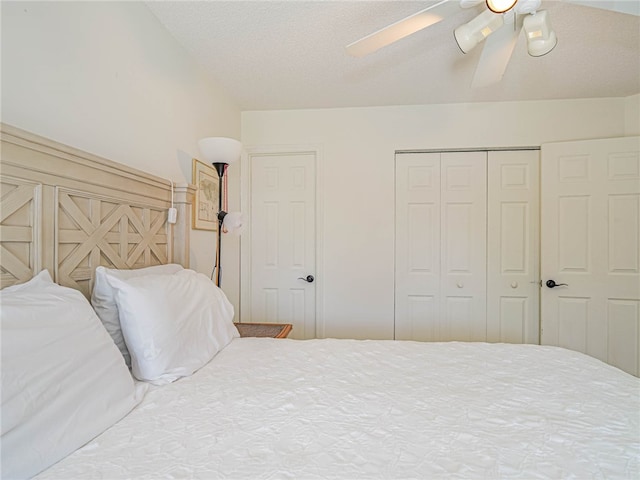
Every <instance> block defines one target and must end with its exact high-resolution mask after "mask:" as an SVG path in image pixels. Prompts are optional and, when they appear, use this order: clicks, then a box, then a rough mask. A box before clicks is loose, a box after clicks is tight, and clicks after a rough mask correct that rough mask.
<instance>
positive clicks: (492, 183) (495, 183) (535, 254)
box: [487, 150, 540, 343]
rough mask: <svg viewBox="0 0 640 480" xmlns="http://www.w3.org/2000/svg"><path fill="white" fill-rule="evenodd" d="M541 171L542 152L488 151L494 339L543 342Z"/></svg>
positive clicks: (489, 297) (489, 284) (489, 307)
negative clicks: (541, 340)
mask: <svg viewBox="0 0 640 480" xmlns="http://www.w3.org/2000/svg"><path fill="white" fill-rule="evenodd" d="M539 171H540V152H539V150H520V151H498V152H489V158H488V186H489V187H488V197H487V203H488V222H487V225H488V229H487V341H489V342H504V343H539V341H540V321H539V318H540V314H539V310H540V308H539V304H540V299H539V297H540V285H539V281H540V273H539V270H540V268H539V262H540V259H539V250H540V249H539V247H538V245H539V234H540V230H539V215H538V212H539V204H540V203H539V177H540V175H539Z"/></svg>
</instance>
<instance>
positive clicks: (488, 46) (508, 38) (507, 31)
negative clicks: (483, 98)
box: [471, 15, 524, 88]
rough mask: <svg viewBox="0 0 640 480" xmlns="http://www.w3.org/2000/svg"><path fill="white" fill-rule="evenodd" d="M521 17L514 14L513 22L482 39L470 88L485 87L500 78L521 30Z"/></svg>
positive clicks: (498, 80)
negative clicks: (481, 47) (482, 44)
mask: <svg viewBox="0 0 640 480" xmlns="http://www.w3.org/2000/svg"><path fill="white" fill-rule="evenodd" d="M523 17H524V16H523V15H516V18H515V21H514V22H510V23H507V24H505V25H504V26H503V27H502V28H501V29H499V30H497V31H496V32H493V33H492V34H491V35H490V36H489V37H487V39H486V40H485V41H484V47H483V49H482V53H481V54H480V60H479V61H478V66H477V67H476V71H475V73H474V75H473V81H472V82H471V88H482V87H486V86H489V85H493V84H494V83H498V82H500V80H502V76H503V75H504V72H505V70H506V69H507V65H508V64H509V60H510V59H511V54H512V53H513V49H514V48H515V46H516V42H517V41H518V35H520V31H521V30H522V21H523Z"/></svg>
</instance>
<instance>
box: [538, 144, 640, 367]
mask: <svg viewBox="0 0 640 480" xmlns="http://www.w3.org/2000/svg"><path fill="white" fill-rule="evenodd" d="M639 152H640V137H628V138H620V139H604V140H590V141H581V142H567V143H556V144H548V145H543V147H542V177H541V178H542V217H541V229H542V231H541V234H542V237H541V238H542V241H541V247H542V262H541V273H542V290H541V295H542V302H541V318H542V336H541V337H542V338H541V341H542V343H543V344H547V345H558V346H562V347H566V348H569V349H572V350H578V351H581V352H584V353H587V354H589V355H592V356H594V357H596V358H599V359H601V360H603V361H605V362H608V363H610V364H612V365H615V366H617V367H619V368H621V369H623V370H625V371H627V372H629V373H632V374H634V375H638V374H640V355H639V351H640V349H639V345H640V153H639ZM550 281H553V282H555V284H556V285H558V286H556V287H554V288H549V287H548V286H547V285H546V283H547V282H550ZM563 284H566V285H563ZM549 285H553V284H549Z"/></svg>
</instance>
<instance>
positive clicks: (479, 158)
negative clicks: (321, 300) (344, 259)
mask: <svg viewBox="0 0 640 480" xmlns="http://www.w3.org/2000/svg"><path fill="white" fill-rule="evenodd" d="M486 158H487V154H486V152H447V153H408V154H397V155H396V302H395V304H396V307H395V310H396V311H395V338H396V339H408V340H409V339H410V340H425V341H449V340H460V341H484V340H486V238H487V230H486V228H487V211H486V204H487V201H486V199H487V160H486Z"/></svg>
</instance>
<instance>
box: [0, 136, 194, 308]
mask: <svg viewBox="0 0 640 480" xmlns="http://www.w3.org/2000/svg"><path fill="white" fill-rule="evenodd" d="M0 129H1V135H2V146H1V147H2V148H1V153H2V157H1V160H0V183H1V186H0V200H1V208H0V281H1V284H2V287H5V286H8V285H12V284H14V283H20V282H23V281H26V280H28V279H29V278H31V277H32V276H33V275H34V274H36V273H38V272H39V271H40V270H42V269H44V268H47V269H48V270H49V272H50V273H51V274H52V276H53V277H54V279H55V281H56V282H57V283H59V284H61V285H65V286H69V287H73V288H76V289H78V290H80V291H82V292H83V293H84V294H85V295H87V296H89V294H90V292H91V289H92V287H93V277H94V271H95V268H96V267H97V266H99V265H105V266H108V267H114V268H140V267H145V266H150V265H158V264H165V263H171V262H175V263H180V264H182V265H183V266H185V267H188V261H189V231H190V226H191V208H190V205H191V202H192V198H193V193H194V187H193V186H192V185H186V184H180V185H177V186H176V187H175V194H174V196H175V206H176V208H177V209H178V222H177V223H176V224H175V225H171V224H169V223H168V222H167V210H168V208H169V207H170V206H171V185H170V183H169V182H168V181H167V180H165V179H162V178H159V177H156V176H153V175H150V174H147V173H145V172H141V171H139V170H136V169H133V168H130V167H127V166H125V165H122V164H119V163H116V162H112V161H109V160H106V159H103V158H99V157H96V156H94V155H91V154H88V153H86V152H82V151H80V150H77V149H75V148H72V147H68V146H65V145H62V144H59V143H57V142H53V141H51V140H48V139H45V138H42V137H39V136H37V135H34V134H31V133H28V132H25V131H23V130H19V129H17V128H15V127H11V126H8V125H4V124H3V125H1V126H0Z"/></svg>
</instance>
